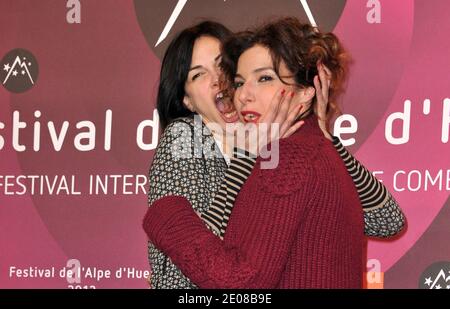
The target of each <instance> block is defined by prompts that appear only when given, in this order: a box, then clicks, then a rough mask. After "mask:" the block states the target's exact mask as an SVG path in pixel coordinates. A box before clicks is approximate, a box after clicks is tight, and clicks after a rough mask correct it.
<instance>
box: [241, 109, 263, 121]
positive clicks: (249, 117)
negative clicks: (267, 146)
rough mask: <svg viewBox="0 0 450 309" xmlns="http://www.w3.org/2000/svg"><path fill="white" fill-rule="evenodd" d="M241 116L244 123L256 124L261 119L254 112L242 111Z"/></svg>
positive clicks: (258, 114)
mask: <svg viewBox="0 0 450 309" xmlns="http://www.w3.org/2000/svg"><path fill="white" fill-rule="evenodd" d="M241 115H242V118H243V119H244V122H245V123H257V122H258V120H259V118H260V117H261V114H260V113H257V112H255V111H242V112H241Z"/></svg>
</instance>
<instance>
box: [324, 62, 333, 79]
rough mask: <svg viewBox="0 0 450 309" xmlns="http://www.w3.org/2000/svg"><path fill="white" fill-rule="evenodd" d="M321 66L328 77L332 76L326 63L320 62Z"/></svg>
mask: <svg viewBox="0 0 450 309" xmlns="http://www.w3.org/2000/svg"><path fill="white" fill-rule="evenodd" d="M322 68H323V69H324V70H325V73H326V74H327V77H328V78H329V79H331V77H332V76H333V74H332V73H331V70H330V69H329V68H327V66H326V65H324V64H322Z"/></svg>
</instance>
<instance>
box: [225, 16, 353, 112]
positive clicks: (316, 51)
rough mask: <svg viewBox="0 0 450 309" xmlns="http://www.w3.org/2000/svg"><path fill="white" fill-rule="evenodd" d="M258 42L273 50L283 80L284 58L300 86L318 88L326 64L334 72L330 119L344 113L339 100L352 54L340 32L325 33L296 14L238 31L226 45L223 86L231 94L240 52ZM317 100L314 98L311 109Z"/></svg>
mask: <svg viewBox="0 0 450 309" xmlns="http://www.w3.org/2000/svg"><path fill="white" fill-rule="evenodd" d="M255 45H261V46H264V47H266V48H268V49H269V51H270V53H271V57H272V61H273V65H274V69H275V72H276V74H277V75H278V77H279V78H280V80H281V81H282V82H284V81H283V78H282V77H280V75H279V68H280V63H281V61H283V62H284V63H285V64H286V67H287V68H288V69H289V71H291V72H292V73H293V77H294V80H295V82H296V85H297V86H299V87H309V86H311V87H314V76H316V75H318V71H317V63H318V62H321V63H323V64H324V65H325V66H326V67H328V68H329V69H330V71H331V72H332V76H331V86H330V92H329V103H328V111H327V119H330V118H331V117H332V116H334V115H335V114H337V113H338V112H340V110H339V108H338V105H337V103H336V99H337V97H338V96H339V94H341V93H342V91H343V89H344V83H345V80H346V76H347V72H348V64H349V60H350V57H349V55H348V53H347V52H346V51H345V49H344V48H343V46H342V44H341V43H340V41H339V39H338V38H337V37H336V35H334V34H333V33H331V32H330V33H322V32H321V31H320V30H319V29H318V28H316V27H313V26H311V25H310V24H305V23H301V22H300V21H299V20H298V19H297V18H295V17H284V18H281V19H277V20H275V21H272V22H268V23H266V24H264V25H262V26H260V27H258V28H256V29H254V30H247V31H243V32H239V33H236V34H235V35H233V36H232V37H231V38H230V39H228V40H227V41H225V43H224V44H223V46H222V63H221V67H222V70H223V73H224V80H223V81H222V85H223V88H224V89H225V92H226V93H228V95H230V96H231V95H232V93H231V92H232V91H233V90H232V84H233V80H234V76H235V74H236V70H237V63H238V60H239V57H240V55H241V54H242V53H243V52H244V51H246V50H247V49H249V48H251V47H253V46H255ZM284 83H285V82H284ZM315 102H316V100H315V99H314V101H313V104H312V107H311V108H313V107H314V105H315Z"/></svg>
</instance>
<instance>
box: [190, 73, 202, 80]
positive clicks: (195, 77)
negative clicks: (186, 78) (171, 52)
mask: <svg viewBox="0 0 450 309" xmlns="http://www.w3.org/2000/svg"><path fill="white" fill-rule="evenodd" d="M202 74H203V72H199V73H197V74H195V75H194V76H192V81H194V80H196V79H197V78H198V77H200V76H201V75H202Z"/></svg>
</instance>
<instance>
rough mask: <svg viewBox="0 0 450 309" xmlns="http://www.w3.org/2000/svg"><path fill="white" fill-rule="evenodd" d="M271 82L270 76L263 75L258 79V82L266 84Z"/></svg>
mask: <svg viewBox="0 0 450 309" xmlns="http://www.w3.org/2000/svg"><path fill="white" fill-rule="evenodd" d="M271 80H273V77H272V76H269V75H263V76H261V77H260V78H259V79H258V82H262V83H263V82H268V81H271Z"/></svg>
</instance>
